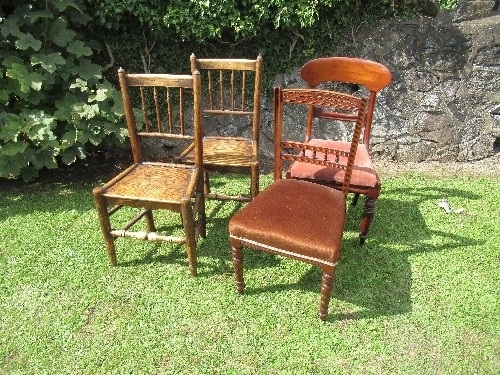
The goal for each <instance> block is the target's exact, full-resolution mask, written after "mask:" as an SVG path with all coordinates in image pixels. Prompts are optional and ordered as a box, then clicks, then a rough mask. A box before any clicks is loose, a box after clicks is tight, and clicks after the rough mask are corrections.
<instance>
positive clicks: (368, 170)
mask: <svg viewBox="0 0 500 375" xmlns="http://www.w3.org/2000/svg"><path fill="white" fill-rule="evenodd" d="M307 143H308V144H312V145H315V146H320V147H326V148H333V149H337V150H342V151H349V148H350V147H351V143H350V142H340V141H332V140H328V139H311V140H310V141H309V142H307ZM317 157H318V158H319V159H321V158H322V157H323V155H322V154H321V153H318V155H317ZM328 159H329V160H333V159H334V157H333V155H328ZM341 159H342V158H341ZM344 175H345V172H344V171H343V170H342V169H338V168H332V167H324V166H321V165H316V164H310V163H301V162H296V163H293V165H292V167H291V168H290V177H292V178H299V179H314V180H318V181H335V182H337V183H339V184H342V182H344ZM377 181H378V175H377V172H376V171H375V168H374V166H373V163H372V161H371V158H370V155H369V154H368V150H367V149H366V146H365V145H363V144H360V145H359V146H358V151H357V152H356V159H355V160H354V168H353V170H352V176H351V186H352V185H360V186H375V185H376V184H377Z"/></svg>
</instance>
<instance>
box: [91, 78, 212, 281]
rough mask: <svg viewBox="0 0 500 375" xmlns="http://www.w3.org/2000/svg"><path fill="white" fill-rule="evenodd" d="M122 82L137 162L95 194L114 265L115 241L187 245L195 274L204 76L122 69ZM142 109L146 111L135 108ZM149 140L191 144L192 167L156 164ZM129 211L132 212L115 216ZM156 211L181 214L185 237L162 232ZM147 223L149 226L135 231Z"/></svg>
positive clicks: (200, 230) (200, 229)
mask: <svg viewBox="0 0 500 375" xmlns="http://www.w3.org/2000/svg"><path fill="white" fill-rule="evenodd" d="M118 80H119V82H120V91H121V94H122V100H123V106H124V110H125V121H126V124H127V130H128V134H129V139H130V148H131V151H132V156H133V159H134V163H133V164H132V165H130V166H129V167H128V168H127V169H125V170H124V171H122V172H121V173H119V174H118V175H117V176H115V177H114V178H112V179H111V180H110V181H109V182H107V183H105V184H104V185H103V186H99V187H96V188H94V189H93V191H92V193H93V195H94V200H95V204H96V208H97V212H98V214H99V221H100V224H101V230H102V234H103V237H104V242H105V244H106V250H107V253H108V258H109V261H110V263H111V265H112V266H116V265H117V264H118V261H117V255H116V246H115V239H116V238H120V237H126V238H130V239H135V240H142V241H151V242H159V241H161V242H168V243H179V244H184V245H185V247H186V253H187V260H188V266H189V271H190V273H191V275H192V276H196V275H197V256H196V247H197V242H198V238H199V237H202V238H204V237H205V236H206V219H205V197H204V194H203V168H202V152H203V151H202V130H203V128H202V124H201V122H202V117H201V105H200V103H201V77H200V73H199V72H198V71H194V72H193V74H192V75H177V74H150V73H146V74H141V73H138V74H137V73H126V72H125V70H124V69H122V68H120V69H119V70H118ZM135 106H137V107H135ZM138 107H140V109H141V111H138V110H135V108H136V109H137V108H138ZM189 113H191V114H192V116H191V117H189V116H187V115H186V114H189ZM188 119H189V120H188ZM191 120H192V121H191ZM146 138H147V139H156V140H157V141H159V140H161V141H162V140H165V139H168V140H169V142H171V143H172V144H178V143H180V142H185V141H192V142H193V163H192V164H189V165H183V164H176V163H170V162H158V161H157V160H154V159H153V160H151V159H150V158H151V153H150V152H145V151H147V147H148V143H146V142H142V141H141V139H142V140H144V139H146ZM183 144H184V143H183ZM125 207H129V208H133V209H132V210H124V211H122V212H123V215H117V216H115V217H114V218H111V217H112V216H113V215H114V214H115V213H117V212H118V211H119V210H121V209H122V208H125ZM157 210H168V211H171V212H174V213H177V214H180V215H179V216H180V219H181V220H180V223H179V224H180V225H182V229H183V234H182V235H178V234H177V233H176V230H175V227H172V226H169V227H167V228H165V227H162V228H161V231H162V233H159V232H158V231H157V225H156V224H155V222H156V219H155V217H154V215H153V211H157ZM137 211H138V212H137ZM126 216H127V217H128V219H127V218H126ZM155 216H156V214H155ZM142 219H144V224H146V225H145V228H138V227H136V224H138V223H139V222H140V221H142ZM160 219H161V216H160ZM144 229H146V230H144ZM169 232H170V233H169Z"/></svg>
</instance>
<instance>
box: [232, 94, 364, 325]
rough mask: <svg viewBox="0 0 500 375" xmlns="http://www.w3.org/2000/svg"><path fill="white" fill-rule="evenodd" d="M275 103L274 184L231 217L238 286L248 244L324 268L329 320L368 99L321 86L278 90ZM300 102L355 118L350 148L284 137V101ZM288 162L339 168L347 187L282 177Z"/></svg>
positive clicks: (323, 294)
mask: <svg viewBox="0 0 500 375" xmlns="http://www.w3.org/2000/svg"><path fill="white" fill-rule="evenodd" d="M274 103H275V104H274V106H275V121H274V182H273V183H272V184H271V185H270V186H269V187H268V188H267V189H265V190H264V191H262V192H261V193H260V194H259V195H258V196H257V197H255V199H254V200H252V201H251V202H249V203H248V204H247V205H246V206H245V207H244V208H243V209H242V210H240V211H239V212H237V213H236V214H235V215H234V216H233V217H232V218H231V219H230V221H229V240H230V244H231V249H232V256H233V265H234V271H235V276H236V288H237V291H238V292H239V293H240V294H242V293H243V290H244V287H245V284H244V281H243V251H242V247H243V246H246V247H250V248H253V249H256V250H262V251H265V252H268V253H273V254H279V255H283V256H286V257H289V258H292V259H296V260H300V261H303V262H306V263H310V264H312V265H316V266H319V267H321V268H322V270H323V277H322V284H321V304H320V309H319V316H320V318H321V319H322V320H324V319H326V316H327V314H328V304H329V301H330V295H331V290H332V281H333V275H334V272H335V267H336V265H337V261H338V259H339V254H340V247H341V243H342V236H343V231H344V223H345V211H346V204H345V202H346V196H347V193H348V191H349V182H350V178H351V173H352V170H353V166H354V159H355V156H356V150H357V147H358V143H359V139H360V134H361V129H362V126H363V123H364V119H365V113H366V107H367V101H366V99H364V98H357V97H354V96H350V95H346V94H341V93H335V92H332V91H325V90H318V89H281V88H275V96H274ZM297 104H305V105H307V106H318V107H319V106H321V107H323V106H327V107H334V108H338V109H341V110H343V111H345V112H348V113H349V114H351V115H352V116H355V117H356V125H355V128H354V132H353V136H352V141H351V143H350V148H349V149H348V150H338V149H331V148H327V147H319V146H315V145H311V144H309V143H307V142H296V141H289V140H286V139H283V131H282V129H283V108H284V105H287V106H290V105H297ZM284 161H286V162H289V161H292V162H303V163H310V164H311V165H320V166H325V167H335V168H338V169H339V170H341V171H342V172H343V173H342V175H343V185H342V190H341V191H339V190H335V189H331V188H330V187H327V186H322V185H319V184H315V183H311V182H308V181H301V180H296V179H282V171H283V162H284Z"/></svg>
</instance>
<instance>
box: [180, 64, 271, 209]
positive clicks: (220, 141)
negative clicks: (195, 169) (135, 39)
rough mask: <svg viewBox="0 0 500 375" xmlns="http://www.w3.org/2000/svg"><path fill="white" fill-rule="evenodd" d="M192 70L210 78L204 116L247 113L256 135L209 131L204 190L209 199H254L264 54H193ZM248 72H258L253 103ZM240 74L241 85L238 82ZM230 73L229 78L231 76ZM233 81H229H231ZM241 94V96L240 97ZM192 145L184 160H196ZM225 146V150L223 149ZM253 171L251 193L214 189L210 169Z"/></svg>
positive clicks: (257, 182) (182, 158) (206, 142)
mask: <svg viewBox="0 0 500 375" xmlns="http://www.w3.org/2000/svg"><path fill="white" fill-rule="evenodd" d="M190 62H191V71H195V70H198V71H200V72H201V74H202V75H203V76H204V77H205V73H206V79H205V78H203V82H205V85H206V86H205V87H204V89H203V92H204V94H206V95H204V97H203V103H204V108H203V109H202V113H203V116H204V117H205V118H206V117H207V116H224V115H230V116H243V117H248V118H250V119H251V123H252V138H251V139H249V138H244V137H224V136H209V135H205V136H204V138H203V142H204V154H203V168H204V192H205V197H206V198H207V199H217V200H235V201H240V202H245V201H250V200H251V199H252V198H254V197H255V196H256V195H257V194H258V193H259V166H260V163H259V133H260V110H261V108H260V107H261V104H260V103H261V86H262V67H263V61H262V56H260V55H259V56H258V57H257V58H256V59H255V60H247V59H199V58H196V56H195V55H194V54H192V55H191V58H190ZM247 72H253V73H254V77H253V78H254V79H253V85H251V91H253V101H252V105H250V106H248V107H247V103H246V100H247V97H248V95H247V91H248V89H249V85H247V83H246V81H247V76H248V75H247ZM238 74H240V77H241V87H237V85H236V83H235V82H236V81H237V79H236V76H237V75H238ZM228 75H229V78H227V77H228ZM227 81H229V84H227ZM237 96H239V97H240V98H239V99H240V100H241V101H239V100H237ZM191 150H192V146H191V147H188V148H187V149H186V150H185V151H184V152H183V153H182V154H181V156H180V158H179V161H180V162H182V163H190V162H192V151H191ZM221 150H222V151H221ZM212 171H218V172H221V173H236V174H245V175H250V179H251V182H250V195H246V194H243V195H242V194H240V195H226V194H217V193H212V192H211V187H210V178H209V172H212Z"/></svg>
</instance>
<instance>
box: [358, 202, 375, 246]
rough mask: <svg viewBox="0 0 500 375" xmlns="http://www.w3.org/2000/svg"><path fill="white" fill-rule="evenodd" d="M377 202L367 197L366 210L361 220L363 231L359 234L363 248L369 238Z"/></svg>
mask: <svg viewBox="0 0 500 375" xmlns="http://www.w3.org/2000/svg"><path fill="white" fill-rule="evenodd" d="M376 201H377V200H376V199H373V198H368V197H366V201H365V209H364V211H363V217H362V218H361V230H360V233H359V244H360V245H361V246H362V245H363V244H364V243H365V240H366V238H367V237H368V230H369V229H370V225H371V224H372V219H373V215H374V214H375V202H376Z"/></svg>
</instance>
